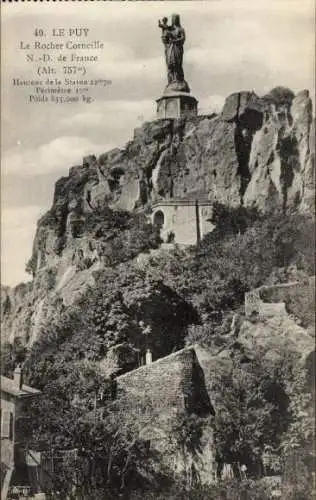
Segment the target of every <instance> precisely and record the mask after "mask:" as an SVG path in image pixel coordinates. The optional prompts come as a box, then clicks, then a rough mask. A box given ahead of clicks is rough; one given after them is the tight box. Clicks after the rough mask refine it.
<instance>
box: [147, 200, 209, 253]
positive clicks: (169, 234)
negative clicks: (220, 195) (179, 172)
mask: <svg viewBox="0 0 316 500" xmlns="http://www.w3.org/2000/svg"><path fill="white" fill-rule="evenodd" d="M152 210H153V213H152V223H153V225H154V226H156V227H158V228H159V230H160V236H161V238H162V240H163V241H164V242H165V243H179V244H180V245H196V244H197V243H199V242H200V241H201V239H202V238H203V236H205V234H207V233H209V232H211V231H212V230H213V229H214V227H215V226H214V225H213V224H212V222H211V218H212V203H211V202H210V201H208V200H206V201H200V200H189V199H188V200H185V199H184V200H183V199H181V200H177V199H172V200H163V201H159V202H157V203H155V204H154V205H153V206H152Z"/></svg>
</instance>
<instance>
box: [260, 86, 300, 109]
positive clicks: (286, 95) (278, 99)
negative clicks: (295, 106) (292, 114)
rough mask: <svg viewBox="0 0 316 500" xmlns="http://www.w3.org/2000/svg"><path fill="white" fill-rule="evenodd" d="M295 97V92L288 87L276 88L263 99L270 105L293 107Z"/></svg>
mask: <svg viewBox="0 0 316 500" xmlns="http://www.w3.org/2000/svg"><path fill="white" fill-rule="evenodd" d="M294 97H295V94H294V92H293V91H292V90H291V89H289V88H287V87H282V86H279V87H274V88H273V89H272V90H270V92H268V93H267V94H266V95H264V96H263V97H262V99H263V100H264V101H265V102H266V103H268V104H274V105H276V107H278V106H280V105H281V106H282V105H286V106H288V107H290V106H291V104H292V101H293V99H294Z"/></svg>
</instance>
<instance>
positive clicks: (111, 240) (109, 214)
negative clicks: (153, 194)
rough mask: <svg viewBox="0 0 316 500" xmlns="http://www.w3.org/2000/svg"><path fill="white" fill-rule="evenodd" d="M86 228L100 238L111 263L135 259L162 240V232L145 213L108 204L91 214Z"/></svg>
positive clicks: (91, 234) (92, 236) (105, 256)
mask: <svg viewBox="0 0 316 500" xmlns="http://www.w3.org/2000/svg"><path fill="white" fill-rule="evenodd" d="M84 231H85V234H86V235H87V236H89V237H91V238H94V239H96V240H98V244H99V248H100V255H101V257H102V258H103V260H104V261H105V263H106V265H108V266H112V265H116V264H118V263H120V262H124V261H127V260H130V259H133V258H134V257H136V256H137V255H138V254H139V253H140V252H144V251H148V250H149V249H151V248H157V246H158V245H159V243H160V238H159V234H158V233H157V231H156V230H155V229H154V227H153V226H152V225H151V224H149V223H148V222H147V220H146V218H145V216H144V215H143V214H132V213H130V212H127V211H124V210H111V209H110V208H109V207H105V208H104V209H102V210H98V211H95V212H93V213H91V214H88V215H87V216H86V218H85V229H84Z"/></svg>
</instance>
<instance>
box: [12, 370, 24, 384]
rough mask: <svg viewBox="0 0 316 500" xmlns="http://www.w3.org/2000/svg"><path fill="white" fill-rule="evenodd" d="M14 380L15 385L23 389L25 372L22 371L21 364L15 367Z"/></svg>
mask: <svg viewBox="0 0 316 500" xmlns="http://www.w3.org/2000/svg"><path fill="white" fill-rule="evenodd" d="M13 380H14V385H15V387H17V388H18V389H22V385H23V372H22V368H21V365H18V366H17V367H16V368H15V370H14V372H13Z"/></svg>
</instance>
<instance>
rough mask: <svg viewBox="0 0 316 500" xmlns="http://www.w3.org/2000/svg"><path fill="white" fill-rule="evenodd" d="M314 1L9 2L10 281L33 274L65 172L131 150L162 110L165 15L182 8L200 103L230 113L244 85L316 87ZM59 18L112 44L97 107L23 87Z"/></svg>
mask: <svg viewBox="0 0 316 500" xmlns="http://www.w3.org/2000/svg"><path fill="white" fill-rule="evenodd" d="M314 10H315V4H314V1H311V0H264V1H261V0H257V1H256V2H254V1H253V0H204V1H199V0H191V1H185V2H183V1H181V0H177V1H159V0H158V1H155V2H153V1H151V2H147V1H139V2H137V1H134V2H131V1H130V2H119V1H118V2H67V3H52V2H47V3H35V2H27V3H24V2H23V3H22V2H12V3H11V2H10V3H8V2H6V3H2V6H1V51H2V52H1V111H2V113H1V115H2V116H1V283H2V284H5V285H10V286H14V285H16V284H17V283H19V282H21V281H27V280H29V276H28V275H26V274H25V271H24V269H25V264H26V262H27V260H28V259H29V257H30V255H31V251H32V243H33V238H34V235H35V230H36V222H37V220H38V218H39V217H40V216H41V215H42V214H43V213H45V211H46V210H47V209H49V208H50V206H51V204H52V198H53V192H54V184H55V182H56V180H57V179H58V178H59V177H61V176H66V175H67V174H68V170H69V168H70V167H71V166H73V165H80V164H81V162H82V156H83V155H85V154H89V153H90V154H97V155H98V154H100V153H102V152H105V151H107V150H109V149H111V148H113V147H120V146H122V147H123V146H124V144H125V142H126V141H128V140H130V139H131V138H132V136H133V130H134V128H136V127H138V126H140V125H141V123H142V122H143V121H147V120H152V119H154V115H155V99H157V98H158V97H160V96H161V94H162V92H163V89H164V86H165V84H166V70H165V61H164V53H163V45H162V43H161V38H160V32H159V29H158V26H157V22H158V19H160V18H161V17H163V16H165V15H166V16H170V15H171V14H172V13H173V12H177V13H179V14H180V16H181V24H182V26H183V27H184V29H185V31H186V43H185V52H184V73H185V78H186V80H187V81H188V83H189V85H190V87H191V93H192V94H193V95H194V96H195V97H196V98H197V99H198V100H199V107H200V109H201V112H206V110H208V111H216V112H219V111H220V110H221V108H222V106H223V103H224V100H225V97H227V96H228V95H229V94H231V93H233V92H237V91H240V90H254V91H255V92H256V93H257V94H259V95H263V94H265V93H266V92H268V91H269V90H270V89H271V88H273V87H275V86H277V85H283V86H286V87H290V88H291V89H292V90H293V91H294V92H298V91H299V90H302V89H305V88H307V89H309V90H310V92H311V94H312V97H313V96H314V94H315V92H314V86H315V82H314V37H315V35H314V22H315V19H314ZM59 27H63V28H71V27H87V28H89V30H90V32H89V38H91V39H92V40H100V41H102V42H103V43H104V49H103V50H102V51H99V52H97V53H98V55H99V59H100V60H99V62H98V63H97V64H92V63H90V65H88V68H89V76H90V77H95V78H104V79H108V80H111V81H112V84H111V85H108V86H106V87H99V88H97V89H95V90H94V96H95V98H96V100H95V102H93V103H92V104H89V105H87V104H83V103H80V102H79V103H68V104H63V105H56V104H54V103H29V102H27V94H28V93H29V91H28V89H27V88H22V87H13V85H12V79H13V78H23V79H29V78H33V79H34V73H32V71H31V68H32V66H31V65H30V64H29V63H27V62H26V57H25V53H24V52H23V51H22V50H20V49H19V44H20V41H21V40H23V41H25V42H33V41H34V36H33V35H34V31H35V29H36V28H42V29H44V30H45V31H47V32H49V31H50V30H51V29H52V28H59ZM85 54H87V53H86V52H85Z"/></svg>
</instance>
